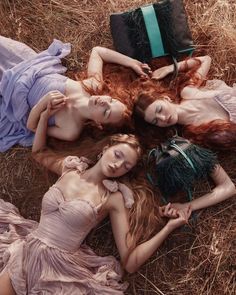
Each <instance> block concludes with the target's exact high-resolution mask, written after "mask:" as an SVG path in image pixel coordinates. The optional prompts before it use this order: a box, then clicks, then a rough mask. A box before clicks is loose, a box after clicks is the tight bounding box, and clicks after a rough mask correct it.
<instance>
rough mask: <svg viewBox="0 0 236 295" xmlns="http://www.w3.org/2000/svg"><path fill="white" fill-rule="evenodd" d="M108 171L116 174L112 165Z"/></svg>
mask: <svg viewBox="0 0 236 295" xmlns="http://www.w3.org/2000/svg"><path fill="white" fill-rule="evenodd" d="M108 169H109V170H110V171H111V172H112V173H115V171H116V169H115V168H114V167H113V166H111V165H108Z"/></svg>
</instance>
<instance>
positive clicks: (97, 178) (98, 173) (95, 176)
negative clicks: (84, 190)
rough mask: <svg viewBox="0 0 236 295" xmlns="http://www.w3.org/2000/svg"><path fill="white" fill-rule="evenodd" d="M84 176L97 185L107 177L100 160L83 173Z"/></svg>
mask: <svg viewBox="0 0 236 295" xmlns="http://www.w3.org/2000/svg"><path fill="white" fill-rule="evenodd" d="M83 178H84V179H86V180H87V181H88V182H91V183H93V184H95V185H99V184H101V183H102V181H103V180H104V179H106V178H107V177H106V176H105V175H104V174H103V173H102V170H101V164H100V161H98V162H97V163H96V164H95V165H94V166H93V167H91V168H90V169H87V170H86V171H85V172H84V173H83Z"/></svg>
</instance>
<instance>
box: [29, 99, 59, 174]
mask: <svg viewBox="0 0 236 295" xmlns="http://www.w3.org/2000/svg"><path fill="white" fill-rule="evenodd" d="M63 106H64V102H62V103H61V104H58V105H57V106H56V107H55V106H54V108H52V105H51V102H48V104H47V108H46V110H44V111H43V112H42V113H41V114H40V118H39V121H38V126H37V128H36V132H35V137H34V142H33V146H32V156H33V158H34V159H35V160H36V161H37V162H39V163H40V164H41V165H43V166H44V167H46V168H47V169H49V170H51V171H52V172H54V173H56V174H58V175H61V173H62V163H63V160H64V159H63V158H59V157H58V156H57V155H56V154H55V153H53V152H52V151H51V150H49V149H47V125H48V119H49V117H50V116H52V115H53V114H55V112H57V111H58V110H59V109H60V108H62V107H63Z"/></svg>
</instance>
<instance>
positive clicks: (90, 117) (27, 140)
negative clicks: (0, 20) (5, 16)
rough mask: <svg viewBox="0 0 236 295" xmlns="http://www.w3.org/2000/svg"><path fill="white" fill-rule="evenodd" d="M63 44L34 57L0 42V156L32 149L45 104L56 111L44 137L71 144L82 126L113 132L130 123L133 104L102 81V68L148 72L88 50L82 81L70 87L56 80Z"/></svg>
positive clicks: (7, 41)
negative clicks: (15, 149)
mask: <svg viewBox="0 0 236 295" xmlns="http://www.w3.org/2000/svg"><path fill="white" fill-rule="evenodd" d="M70 50H71V46H70V44H69V43H62V42H61V41H59V40H54V41H53V43H52V44H51V45H50V46H49V48H48V49H47V50H44V51H42V52H40V53H36V52H35V51H34V50H33V49H31V48H30V47H28V46H27V45H25V44H23V43H21V42H17V41H14V40H12V39H9V38H5V37H2V36H0V98H1V99H0V151H1V152H4V151H5V150H7V149H9V148H10V147H11V146H13V145H14V144H17V143H18V144H21V145H23V146H30V145H32V141H33V133H32V131H35V129H36V126H37V123H38V120H39V117H40V114H41V112H42V111H44V110H45V108H46V106H47V103H48V102H49V101H51V102H52V105H53V108H54V109H55V110H57V109H58V105H59V104H60V103H61V102H63V103H64V108H61V109H60V110H59V111H58V112H56V113H55V115H54V116H53V117H52V118H50V120H49V128H48V135H50V136H52V137H56V138H58V139H62V140H68V141H71V140H75V139H77V138H78V137H79V136H80V133H81V131H82V130H83V128H84V126H85V124H86V123H87V122H94V123H95V124H96V125H97V126H98V127H99V128H102V126H103V125H109V124H111V125H115V126H117V125H118V126H119V125H121V124H123V123H124V122H125V121H126V120H127V119H129V118H130V116H131V113H132V109H133V102H132V100H131V96H130V94H129V92H128V91H127V90H125V89H122V87H121V85H119V83H118V81H115V83H110V82H109V77H108V78H107V79H106V80H105V81H104V80H103V64H104V62H105V63H116V64H119V65H123V66H126V67H129V68H131V69H133V71H134V72H135V73H136V74H138V75H141V76H142V75H146V74H145V70H150V69H149V66H148V65H146V64H143V63H141V62H139V61H137V60H135V59H132V58H130V57H127V56H125V55H122V54H120V53H118V52H115V51H113V50H110V49H107V48H103V47H94V48H93V49H92V52H91V55H90V58H89V62H88V68H87V75H86V77H85V78H84V79H83V80H82V81H75V80H73V79H70V78H68V77H66V76H64V75H62V74H63V73H64V72H65V71H66V68H65V67H63V66H62V64H61V59H62V58H64V57H65V56H67V55H68V54H69V53H70Z"/></svg>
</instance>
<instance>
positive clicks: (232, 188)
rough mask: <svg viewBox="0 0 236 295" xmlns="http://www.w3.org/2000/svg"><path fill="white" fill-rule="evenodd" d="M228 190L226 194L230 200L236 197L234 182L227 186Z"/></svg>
mask: <svg viewBox="0 0 236 295" xmlns="http://www.w3.org/2000/svg"><path fill="white" fill-rule="evenodd" d="M225 189H226V193H227V196H228V198H230V197H232V196H234V195H235V194H236V187H235V184H234V183H233V181H230V183H228V184H227V187H226V188H225Z"/></svg>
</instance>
